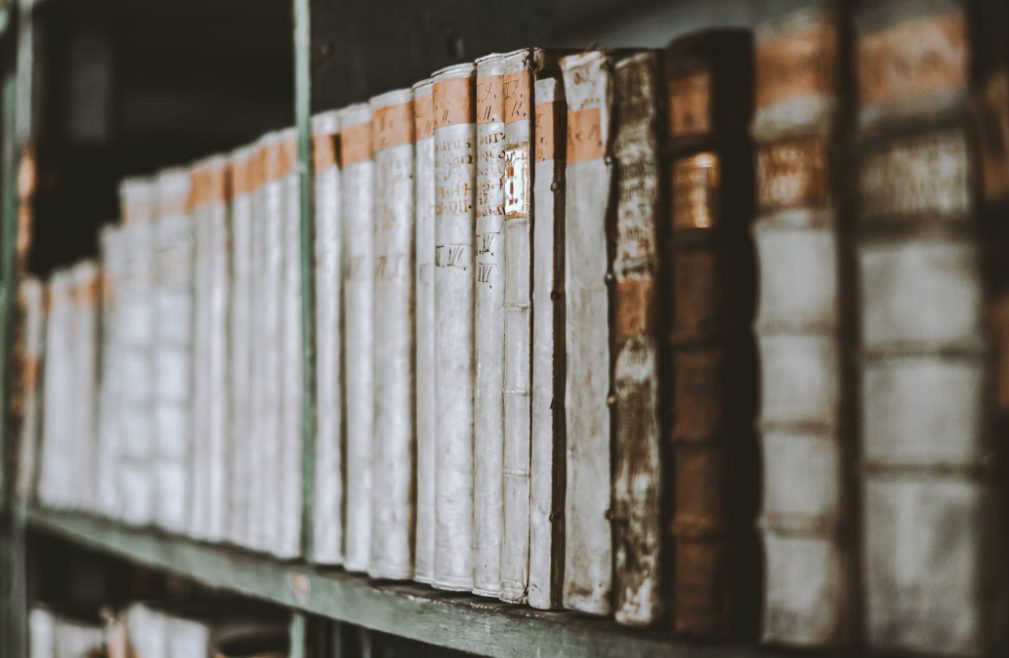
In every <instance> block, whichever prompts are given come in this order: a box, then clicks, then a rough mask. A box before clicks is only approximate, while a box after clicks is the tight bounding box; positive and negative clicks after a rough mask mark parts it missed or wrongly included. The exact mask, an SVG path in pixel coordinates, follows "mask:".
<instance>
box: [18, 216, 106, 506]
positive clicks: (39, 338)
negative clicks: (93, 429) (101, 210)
mask: <svg viewBox="0 0 1009 658" xmlns="http://www.w3.org/2000/svg"><path fill="white" fill-rule="evenodd" d="M113 230H115V229H105V230H104V231H103V233H102V243H103V245H107V244H108V242H110V239H109V237H108V236H109V235H110V233H111V232H112V231H113ZM118 238H119V235H116V236H115V238H113V239H112V240H115V239H118ZM104 253H106V254H107V253H108V251H105V252H104ZM117 255H120V254H117ZM120 258H121V255H120ZM19 296H20V304H21V307H22V308H23V309H24V331H25V336H24V364H23V375H22V377H23V381H22V386H23V389H24V392H23V395H24V401H23V407H22V417H21V427H20V437H19V441H18V443H19V455H18V457H19V459H18V470H17V480H16V485H15V487H16V491H17V494H18V496H19V497H20V499H21V500H22V501H30V500H31V498H32V496H33V495H34V492H35V485H36V482H37V478H38V457H39V449H40V444H41V427H42V420H43V419H42V411H43V408H44V407H43V402H44V400H45V397H44V391H43V389H42V384H43V378H42V369H43V368H44V367H45V361H44V357H45V341H46V289H45V285H44V284H43V283H42V282H41V281H40V280H38V279H36V278H34V277H27V278H25V279H24V280H23V281H22V283H21V286H20V291H19ZM104 319H105V316H103V320H104ZM102 354H103V357H104V356H105V354H106V353H105V352H103V353H102ZM106 363H109V361H108V359H107V358H106V360H105V361H104V362H103V378H104V377H105V372H106V371H105V370H104V366H105V364H106ZM117 365H118V364H117ZM117 375H118V371H117V370H115V369H113V370H112V372H111V373H110V375H109V379H103V382H102V394H103V396H104V394H105V392H106V391H107V390H108V391H110V392H111V391H113V390H116V391H117V390H118V389H117V388H115V387H114V386H108V387H106V383H111V377H114V376H117ZM115 409H118V406H117V407H115ZM102 410H103V411H102V420H104V421H105V422H104V423H103V426H102V430H103V433H102V435H101V436H102V437H103V438H105V439H106V442H107V443H106V445H109V446H111V447H112V449H115V448H116V447H117V442H116V439H118V433H116V430H117V429H118V426H117V425H116V424H115V422H114V421H115V420H117V419H116V418H115V417H114V416H113V415H112V413H111V412H113V411H114V409H113V408H112V407H110V405H109V403H108V400H107V399H106V398H104V397H103V407H102ZM110 452H112V450H110ZM111 458H112V459H111V460H110V461H111V463H112V464H113V466H114V465H115V462H114V458H115V452H112V455H111ZM110 470H111V472H109V473H108V474H107V475H108V485H106V484H105V483H104V482H101V481H100V482H99V486H100V487H101V488H100V492H101V493H103V494H104V498H102V497H100V499H99V503H100V505H101V510H102V512H103V513H105V514H107V515H109V516H112V515H114V514H115V511H116V497H115V496H116V487H115V483H116V481H115V479H114V476H115V470H114V469H110Z"/></svg>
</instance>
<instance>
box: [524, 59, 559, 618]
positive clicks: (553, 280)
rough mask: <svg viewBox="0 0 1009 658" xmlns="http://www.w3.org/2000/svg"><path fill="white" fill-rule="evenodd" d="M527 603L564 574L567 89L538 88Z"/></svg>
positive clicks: (546, 601) (552, 591)
mask: <svg viewBox="0 0 1009 658" xmlns="http://www.w3.org/2000/svg"><path fill="white" fill-rule="evenodd" d="M535 101H536V118H535V121H536V126H535V133H534V134H535V140H536V142H535V144H536V146H535V150H534V158H535V161H536V164H535V170H534V172H533V217H534V219H535V222H534V224H533V247H532V253H533V284H532V305H533V328H532V332H533V335H532V349H533V353H532V358H533V364H532V398H531V407H532V410H531V415H532V418H531V422H532V429H531V438H530V456H529V471H530V490H529V499H530V500H529V514H530V521H529V588H528V600H529V605H531V606H532V607H534V608H539V609H541V610H550V609H553V608H558V607H560V605H561V586H562V584H563V583H562V578H563V575H564V519H563V512H564V504H563V501H564V472H565V471H564V454H565V453H564V327H565V322H564V189H565V186H564V165H565V159H564V156H565V151H564V145H565V142H564V136H565V135H566V128H565V126H566V123H565V120H566V118H567V109H566V107H565V103H564V88H563V86H562V85H561V83H560V82H559V81H558V80H557V79H554V78H545V79H543V80H537V81H536V84H535Z"/></svg>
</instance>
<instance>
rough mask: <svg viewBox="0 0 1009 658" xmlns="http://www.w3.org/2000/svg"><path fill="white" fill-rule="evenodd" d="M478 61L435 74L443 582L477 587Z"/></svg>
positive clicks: (438, 525)
mask: <svg viewBox="0 0 1009 658" xmlns="http://www.w3.org/2000/svg"><path fill="white" fill-rule="evenodd" d="M473 82H474V67H473V66H472V65H471V64H463V65H458V66H455V67H450V68H448V69H442V70H441V71H439V72H437V73H436V74H435V75H434V88H433V90H432V95H433V102H434V119H435V123H434V144H435V184H436V188H435V260H434V268H435V269H434V295H435V300H434V301H435V305H434V308H435V366H436V367H435V387H434V402H435V437H436V438H435V450H436V462H437V478H436V480H435V553H434V580H433V584H434V586H435V587H439V588H441V589H449V590H465V591H468V590H472V589H473V562H474V556H473V550H472V547H473V545H474V535H473V517H474V506H473V390H474V372H473V362H474V359H473V307H474V278H473V270H474V266H475V260H474V256H473V227H474V223H475V220H476V215H475V212H474V210H475V208H474V204H475V196H474V188H475V184H476V166H475V164H474V162H475V159H476V157H477V149H476V116H475V114H476V111H475V110H476V108H475V105H474V89H473Z"/></svg>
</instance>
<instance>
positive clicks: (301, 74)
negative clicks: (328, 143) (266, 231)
mask: <svg viewBox="0 0 1009 658" xmlns="http://www.w3.org/2000/svg"><path fill="white" fill-rule="evenodd" d="M293 2H294V4H293V12H294V16H293V18H294V116H295V120H296V121H297V126H298V183H299V184H298V190H299V192H300V204H299V207H300V213H299V216H300V218H301V222H300V229H301V230H300V236H301V344H302V352H301V354H302V357H301V361H302V362H301V373H302V420H301V477H302V480H301V481H302V517H301V533H302V534H301V548H302V555H303V556H304V558H305V560H307V561H309V562H311V561H312V559H313V553H314V547H313V545H312V544H313V537H314V532H313V528H312V524H313V521H314V518H315V515H314V514H313V507H314V502H315V421H316V416H315V285H314V284H315V278H314V276H313V272H314V271H315V268H314V252H313V237H314V235H315V222H314V216H313V213H312V141H311V140H312V116H311V108H312V87H311V80H312V77H311V74H312V71H311V51H310V48H311V38H310V35H311V9H310V1H309V0H293ZM308 623H309V620H308V617H307V615H305V613H303V612H299V611H294V612H293V613H292V616H291V629H290V638H291V653H290V655H291V658H308V651H309V647H308V632H307V626H308Z"/></svg>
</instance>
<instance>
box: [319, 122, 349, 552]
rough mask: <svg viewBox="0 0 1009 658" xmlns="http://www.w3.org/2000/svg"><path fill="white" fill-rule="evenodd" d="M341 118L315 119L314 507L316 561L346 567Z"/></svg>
mask: <svg viewBox="0 0 1009 658" xmlns="http://www.w3.org/2000/svg"><path fill="white" fill-rule="evenodd" d="M339 126H340V122H339V114H338V113H337V111H336V110H330V111H328V112H322V113H320V114H316V115H315V116H313V117H312V163H313V168H312V169H313V175H314V177H315V178H314V180H313V181H312V189H313V199H314V202H315V207H314V211H315V244H314V246H313V248H314V250H315V273H314V274H315V349H316V351H315V377H316V405H315V413H316V429H315V502H314V505H313V507H312V513H313V515H314V519H313V522H312V532H313V535H314V536H313V541H312V549H313V550H312V556H311V557H312V558H313V559H314V560H315V562H317V563H318V564H340V563H342V562H343V498H344V483H345V479H344V473H343V436H344V434H343V419H344V408H343V405H344V397H343V394H344V388H343V352H342V347H343V340H342V336H343V280H342V274H343V270H342V263H343V253H342V247H343V236H342V224H341V222H340V219H341V216H340V193H341V191H340V167H339V161H338V157H339Z"/></svg>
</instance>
